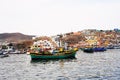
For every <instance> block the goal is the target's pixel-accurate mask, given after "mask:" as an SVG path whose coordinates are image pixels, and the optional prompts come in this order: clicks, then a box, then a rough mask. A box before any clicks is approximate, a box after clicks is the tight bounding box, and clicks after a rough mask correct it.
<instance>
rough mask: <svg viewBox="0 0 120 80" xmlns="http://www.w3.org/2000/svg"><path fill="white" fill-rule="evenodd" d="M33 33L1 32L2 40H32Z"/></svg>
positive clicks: (0, 37)
mask: <svg viewBox="0 0 120 80" xmlns="http://www.w3.org/2000/svg"><path fill="white" fill-rule="evenodd" d="M32 37H33V36H32V35H25V34H22V33H1V34H0V41H7V42H19V41H24V40H32Z"/></svg>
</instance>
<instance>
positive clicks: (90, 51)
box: [83, 48, 94, 53]
mask: <svg viewBox="0 0 120 80" xmlns="http://www.w3.org/2000/svg"><path fill="white" fill-rule="evenodd" d="M83 51H84V52H86V53H93V52H94V50H93V48H84V49H83Z"/></svg>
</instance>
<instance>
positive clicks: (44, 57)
mask: <svg viewBox="0 0 120 80" xmlns="http://www.w3.org/2000/svg"><path fill="white" fill-rule="evenodd" d="M75 54H76V52H73V53H68V54H63V53H59V54H58V53H56V54H52V55H41V54H36V53H30V56H31V59H32V60H36V59H41V60H48V59H68V58H70V59H71V58H75Z"/></svg>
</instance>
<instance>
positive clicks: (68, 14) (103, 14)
mask: <svg viewBox="0 0 120 80" xmlns="http://www.w3.org/2000/svg"><path fill="white" fill-rule="evenodd" d="M114 28H120V0H0V33H13V32H20V33H23V34H29V35H39V36H51V35H57V34H62V33H67V32H76V31H81V30H84V29H98V30H101V29H102V30H110V29H114Z"/></svg>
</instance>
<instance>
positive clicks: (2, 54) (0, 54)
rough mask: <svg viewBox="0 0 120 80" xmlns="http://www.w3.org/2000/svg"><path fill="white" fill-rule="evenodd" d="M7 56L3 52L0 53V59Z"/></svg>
mask: <svg viewBox="0 0 120 80" xmlns="http://www.w3.org/2000/svg"><path fill="white" fill-rule="evenodd" d="M8 56H9V55H8V54H7V52H5V51H0V58H4V57H8Z"/></svg>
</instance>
